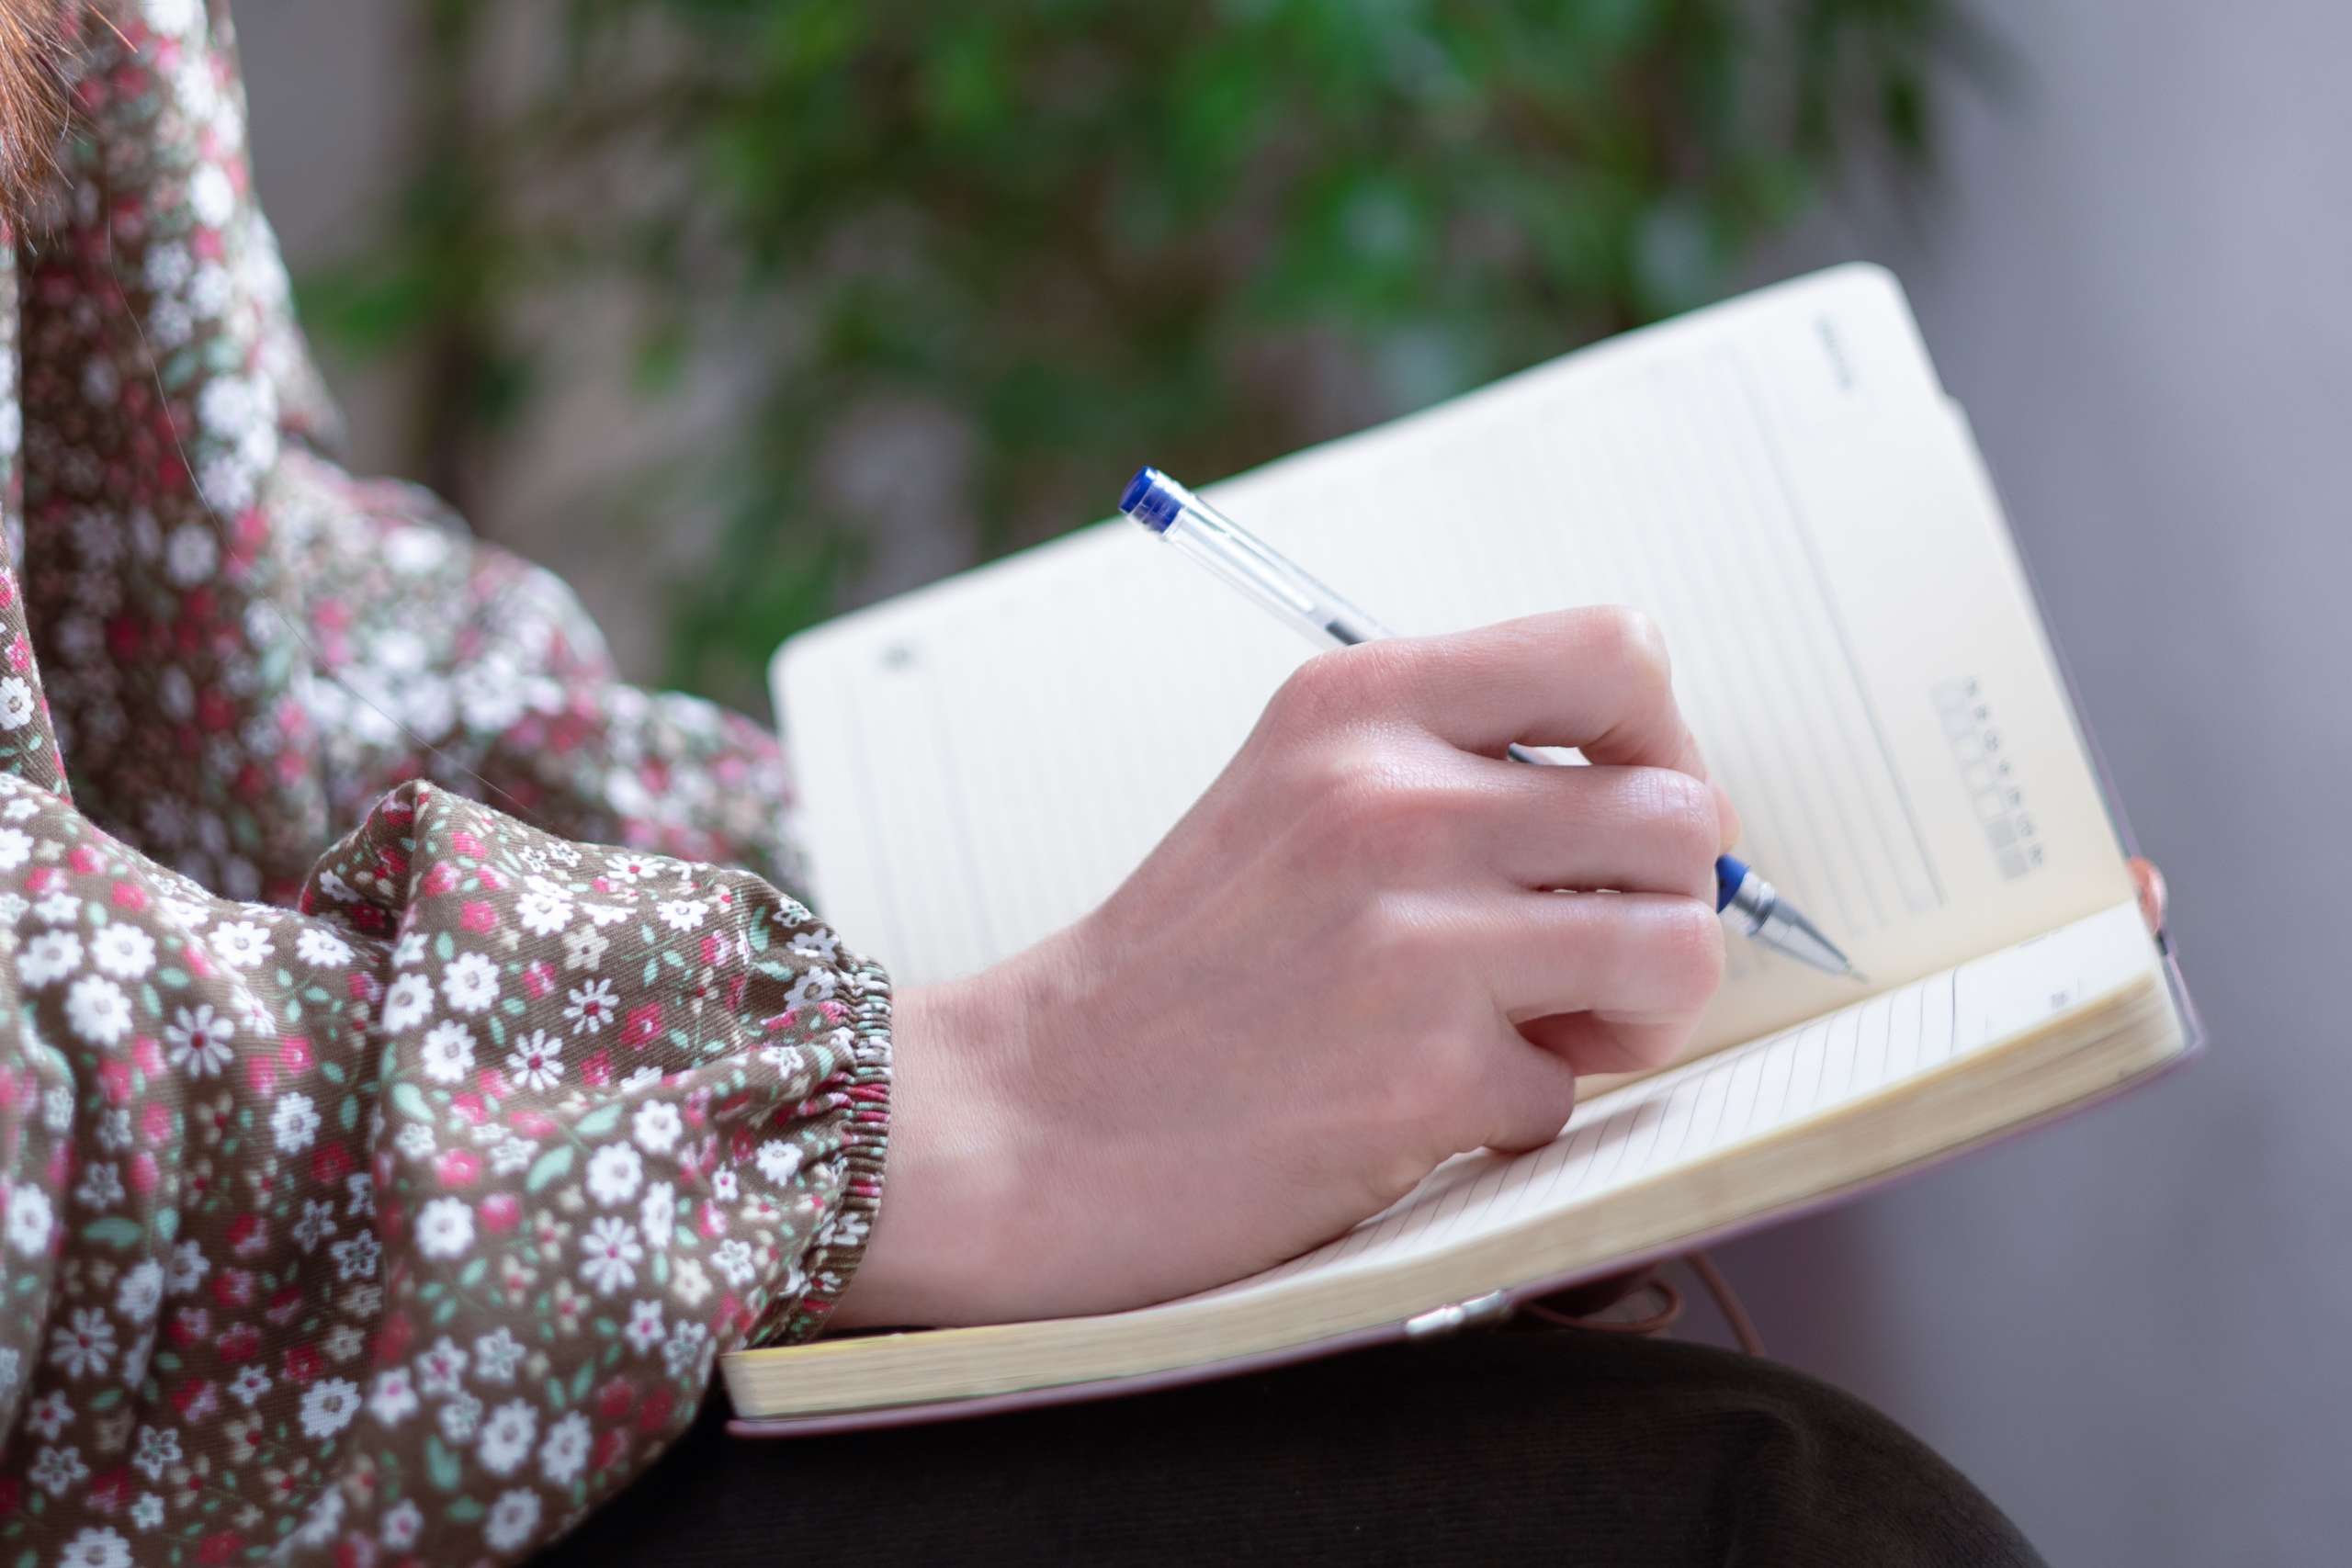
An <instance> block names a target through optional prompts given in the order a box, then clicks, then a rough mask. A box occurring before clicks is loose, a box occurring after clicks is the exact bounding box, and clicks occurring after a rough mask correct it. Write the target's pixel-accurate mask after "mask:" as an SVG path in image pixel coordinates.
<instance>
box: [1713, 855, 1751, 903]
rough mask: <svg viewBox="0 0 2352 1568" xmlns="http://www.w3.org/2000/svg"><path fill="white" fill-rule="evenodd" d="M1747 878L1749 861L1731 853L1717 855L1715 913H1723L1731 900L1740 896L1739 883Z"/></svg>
mask: <svg viewBox="0 0 2352 1568" xmlns="http://www.w3.org/2000/svg"><path fill="white" fill-rule="evenodd" d="M1745 881H1747V862H1746V861H1744V860H1738V859H1735V858H1734V857H1733V856H1730V855H1718V856H1716V857H1715V913H1717V914H1719V915H1720V914H1722V913H1723V912H1724V909H1725V908H1728V907H1729V906H1730V904H1731V901H1732V900H1733V899H1734V898H1736V897H1738V896H1739V885H1740V884H1741V883H1743V882H1745Z"/></svg>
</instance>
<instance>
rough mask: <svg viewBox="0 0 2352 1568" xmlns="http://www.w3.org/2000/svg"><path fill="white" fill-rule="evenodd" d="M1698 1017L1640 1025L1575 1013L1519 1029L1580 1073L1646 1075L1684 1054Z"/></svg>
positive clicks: (1536, 1043)
mask: <svg viewBox="0 0 2352 1568" xmlns="http://www.w3.org/2000/svg"><path fill="white" fill-rule="evenodd" d="M1697 1021H1698V1015H1697V1014H1696V1013H1693V1014H1692V1015H1691V1017H1689V1018H1681V1019H1676V1020H1673V1021H1670V1022H1664V1023H1638V1022H1632V1021H1621V1020H1617V1019H1611V1018H1603V1017H1601V1016H1600V1014H1598V1013H1589V1012H1572V1013H1562V1014H1559V1015H1557V1016H1555V1017H1552V1018H1537V1019H1530V1020H1529V1021H1527V1022H1525V1023H1522V1024H1521V1025H1520V1026H1519V1032H1520V1034H1521V1037H1523V1038H1524V1039H1526V1040H1527V1041H1528V1042H1529V1043H1532V1044H1534V1045H1536V1046H1538V1047H1540V1048H1542V1049H1543V1050H1545V1051H1548V1052H1550V1053H1552V1054H1553V1055H1556V1056H1558V1057H1559V1058H1561V1059H1562V1060H1563V1061H1565V1062H1566V1063H1567V1064H1568V1066H1571V1067H1573V1068H1575V1069H1576V1071H1577V1073H1578V1074H1579V1075H1590V1074H1594V1073H1646V1072H1652V1071H1655V1070H1656V1069H1657V1068H1659V1067H1662V1066H1666V1065H1667V1064H1668V1063H1669V1062H1671V1061H1673V1060H1674V1058H1675V1057H1676V1056H1677V1055H1679V1054H1680V1053H1681V1050H1682V1047H1683V1046H1684V1045H1685V1044H1687V1043H1689V1042H1690V1039H1691V1025H1692V1024H1694V1023H1696V1022H1697Z"/></svg>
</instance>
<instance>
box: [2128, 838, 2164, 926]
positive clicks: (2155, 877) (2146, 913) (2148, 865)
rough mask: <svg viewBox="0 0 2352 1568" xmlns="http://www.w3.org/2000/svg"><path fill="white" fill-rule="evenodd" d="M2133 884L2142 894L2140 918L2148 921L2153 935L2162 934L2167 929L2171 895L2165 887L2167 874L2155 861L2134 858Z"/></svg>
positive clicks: (2132, 863)
mask: <svg viewBox="0 0 2352 1568" xmlns="http://www.w3.org/2000/svg"><path fill="white" fill-rule="evenodd" d="M2131 885H2132V886H2133V887H2135V888H2137V889H2138V890H2139V894H2140V918H2141V919H2143V920H2145V921H2147V922H2148V933H2149V934H2150V935H2151V936H2155V935H2161V934H2162V933H2163V931H2164V929H2165V906H2166V905H2167V904H2168V903H2169V902H2170V896H2169V894H2168V893H2167V892H2166V890H2165V874H2164V873H2163V872H2161V871H2159V870H2157V869H2156V864H2155V863H2154V861H2149V860H2143V859H2141V858H2140V857H2139V856H2137V855H2134V856H2133V857H2132V858H2131Z"/></svg>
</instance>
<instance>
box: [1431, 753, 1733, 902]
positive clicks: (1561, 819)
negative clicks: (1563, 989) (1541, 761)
mask: <svg viewBox="0 0 2352 1568" xmlns="http://www.w3.org/2000/svg"><path fill="white" fill-rule="evenodd" d="M1466 761H1470V762H1471V763H1472V765H1474V766H1475V767H1476V769H1477V770H1478V780H1477V784H1478V787H1477V790H1476V792H1475V793H1473V794H1469V795H1467V796H1466V804H1465V806H1464V809H1465V810H1467V811H1469V812H1471V813H1472V814H1473V815H1474V816H1475V817H1476V821H1475V823H1474V824H1472V831H1473V832H1474V834H1475V836H1476V840H1477V841H1478V844H1479V846H1480V848H1481V849H1482V850H1483V852H1485V853H1486V855H1487V858H1488V863H1490V864H1491V865H1492V866H1493V867H1494V869H1495V870H1496V871H1498V873H1500V874H1501V875H1502V876H1503V877H1504V878H1505V879H1506V880H1508V881H1510V882H1512V883H1515V884H1517V885H1518V886H1521V887H1527V888H1569V889H1575V890H1578V891H1585V892H1590V891H1594V890H1598V889H1601V888H1608V889H1611V890H1613V891H1616V892H1620V893H1673V894H1679V895H1681V896H1682V897H1690V898H1703V899H1705V900H1707V901H1708V902H1709V903H1710V904H1712V903H1713V899H1714V893H1715V857H1716V856H1717V855H1718V854H1721V853H1722V852H1724V849H1725V848H1727V847H1728V846H1727V845H1726V844H1725V843H1724V837H1723V822H1722V813H1721V810H1720V808H1719V805H1718V801H1717V792H1716V791H1715V790H1714V789H1713V787H1712V786H1710V785H1708V784H1703V783H1702V782H1701V781H1699V780H1697V779H1694V778H1692V777H1691V775H1690V774H1688V773H1677V772H1675V771H1674V770H1672V769H1670V768H1626V767H1589V768H1530V767H1522V766H1520V765H1518V764H1515V763H1510V762H1497V761H1487V760H1486V759H1483V758H1476V759H1466Z"/></svg>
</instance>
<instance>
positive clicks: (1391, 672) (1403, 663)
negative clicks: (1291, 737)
mask: <svg viewBox="0 0 2352 1568" xmlns="http://www.w3.org/2000/svg"><path fill="white" fill-rule="evenodd" d="M1410 662H1411V655H1410V654H1409V652H1408V651H1407V650H1405V649H1403V648H1402V647H1401V646H1400V645H1399V644H1397V643H1393V642H1385V643H1368V644H1365V645H1363V646H1362V647H1358V648H1340V649H1332V650H1331V651H1329V652H1328V653H1318V654H1317V655H1316V656H1315V657H1314V658H1312V659H1310V660H1307V661H1306V663H1304V664H1302V665H1300V666H1299V667H1298V668H1297V669H1296V670H1295V671H1292V672H1291V674H1290V678H1289V679H1288V680H1286V681H1284V682H1283V683H1282V687H1281V689H1280V690H1278V691H1277V692H1276V693H1275V694H1274V698H1273V701H1272V704H1270V705H1269V707H1270V710H1271V711H1272V712H1274V713H1275V714H1277V715H1278V716H1280V717H1281V718H1282V719H1283V721H1284V722H1285V723H1287V724H1290V725H1295V726H1297V727H1299V728H1306V729H1309V730H1314V731H1317V732H1321V731H1327V730H1331V729H1339V728H1348V727H1350V726H1351V725H1355V724H1359V723H1361V722H1363V720H1364V719H1365V718H1367V717H1369V716H1374V715H1376V714H1377V713H1378V712H1380V711H1381V710H1383V709H1385V708H1386V707H1388V706H1391V705H1393V703H1394V700H1395V694H1396V693H1397V690H1398V687H1399V685H1400V683H1401V682H1403V681H1405V680H1407V679H1409V673H1408V665H1409V664H1410Z"/></svg>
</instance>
